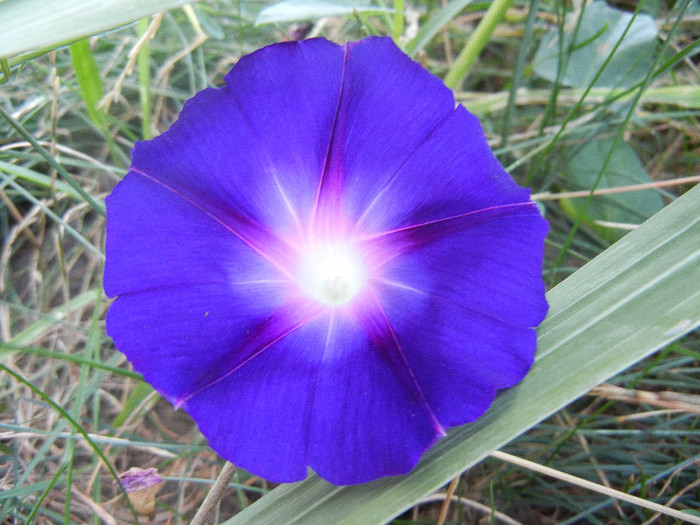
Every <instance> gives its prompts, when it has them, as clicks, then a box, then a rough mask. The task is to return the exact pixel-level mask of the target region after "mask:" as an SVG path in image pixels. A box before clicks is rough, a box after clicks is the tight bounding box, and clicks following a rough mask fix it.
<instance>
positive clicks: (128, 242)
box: [104, 172, 285, 297]
mask: <svg viewBox="0 0 700 525" xmlns="http://www.w3.org/2000/svg"><path fill="white" fill-rule="evenodd" d="M106 202H107V216H108V221H107V246H106V253H107V262H106V264H105V276H104V287H105V291H106V292H107V295H109V296H112V297H113V296H116V295H120V294H126V293H134V292H138V291H142V290H149V289H152V288H162V287H167V286H176V287H179V286H182V285H187V284H204V283H218V284H220V285H222V286H223V287H226V286H229V285H230V284H232V283H245V282H257V283H269V284H278V285H279V284H282V283H283V282H284V279H285V276H284V273H283V270H284V268H280V267H278V266H276V265H275V264H274V263H273V262H272V261H270V260H269V258H266V256H265V255H264V254H261V253H260V252H258V251H256V250H255V249H254V248H253V247H252V246H251V245H250V244H249V243H247V242H246V241H244V240H242V239H241V237H240V235H238V234H237V232H236V231H235V230H234V229H233V228H232V227H231V226H229V223H231V222H233V223H235V222H236V221H235V219H230V216H231V214H230V213H228V214H226V213H224V212H218V213H217V216H214V215H213V214H211V213H209V212H208V211H206V210H204V209H202V208H201V206H200V205H199V203H197V202H195V201H192V200H189V199H187V198H184V197H183V195H181V194H178V193H175V192H173V191H171V190H169V189H168V188H166V187H164V186H163V185H162V183H161V182H159V181H155V180H153V179H151V178H149V177H145V176H142V175H140V174H137V173H133V172H132V173H129V174H128V175H127V176H126V177H125V178H124V179H123V180H122V181H121V182H120V183H119V184H118V185H117V187H116V188H115V189H114V191H113V192H112V193H111V195H110V196H109V197H107V200H106ZM246 234H247V235H248V236H249V237H251V238H252V240H253V242H256V243H257V244H260V245H263V246H264V248H265V250H266V251H267V252H270V253H271V254H272V255H270V256H268V257H278V258H281V256H280V255H279V251H280V250H284V247H283V244H282V243H280V242H279V241H276V242H271V240H270V236H269V234H267V233H265V231H264V230H262V229H259V228H258V229H256V230H255V229H254V228H252V227H250V228H248V229H247V232H246ZM212 254H217V256H216V257H212ZM279 266H284V264H283V263H279Z"/></svg>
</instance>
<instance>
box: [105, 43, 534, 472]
mask: <svg viewBox="0 0 700 525" xmlns="http://www.w3.org/2000/svg"><path fill="white" fill-rule="evenodd" d="M225 82H226V84H225V85H224V86H223V87H221V88H219V89H213V88H210V89H205V90H204V91H202V92H200V93H199V94H197V95H196V96H195V97H194V98H192V99H191V100H189V101H188V102H187V103H186V104H185V106H184V108H183V110H182V112H181V114H180V116H179V119H178V120H177V122H176V123H175V124H173V126H172V127H171V128H170V129H169V130H168V131H166V132H165V133H163V134H162V135H161V136H159V137H157V138H155V139H153V140H150V141H146V142H140V143H137V144H136V146H135V148H134V150H133V153H132V165H131V168H130V170H129V173H128V174H127V175H126V176H125V178H124V179H123V180H122V181H121V182H120V183H119V184H117V186H116V188H115V189H114V191H113V192H112V194H111V195H110V196H109V197H108V198H107V248H106V249H107V262H106V268H105V277H104V286H105V290H106V292H107V294H108V295H109V296H110V297H116V300H115V301H114V302H113V304H112V306H111V307H110V310H109V313H108V316H107V331H108V333H109V334H110V335H111V336H112V338H113V339H114V342H115V345H116V347H117V348H118V349H119V350H120V351H121V352H123V353H124V354H126V356H127V358H128V359H129V361H130V362H131V363H132V364H133V367H134V369H135V370H137V371H139V372H140V373H141V374H143V377H144V379H145V380H146V381H148V382H149V383H151V384H152V385H153V386H154V387H155V388H156V389H157V390H158V391H159V392H160V393H161V394H162V395H163V396H164V397H166V398H167V399H168V400H170V401H171V402H172V403H173V404H174V405H175V406H176V407H180V408H182V409H184V410H186V411H187V412H188V413H189V414H190V415H191V416H192V417H193V418H194V420H195V421H196V422H197V424H198V426H199V428H200V430H201V432H202V433H203V434H204V436H206V437H207V439H208V440H209V443H210V445H211V447H212V448H213V449H214V450H215V451H217V452H218V453H219V454H220V455H221V456H222V457H224V458H226V459H228V460H230V461H232V462H233V463H234V464H236V465H238V466H239V467H242V468H245V469H247V470H249V471H251V472H253V473H255V474H257V475H260V476H263V477H265V478H267V479H269V480H272V481H277V482H291V481H296V480H300V479H302V478H304V477H305V476H306V475H307V467H311V468H312V469H313V470H314V471H315V472H316V473H317V474H318V475H319V476H321V477H323V478H324V479H326V480H328V481H329V482H332V483H335V484H351V483H362V482H366V481H370V480H373V479H376V478H379V477H382V476H389V475H396V474H404V473H406V472H408V471H409V470H410V469H411V468H412V467H413V466H414V465H415V464H416V463H417V461H418V460H419V458H420V456H421V454H422V453H423V452H424V451H425V450H427V449H428V448H429V447H430V446H431V445H432V444H433V443H435V442H436V441H437V440H438V439H440V438H441V437H443V436H445V433H446V431H447V429H449V428H450V427H453V426H455V425H461V424H464V423H468V422H470V421H473V420H475V419H477V418H478V417H479V416H480V415H481V414H483V412H484V411H485V410H486V409H487V408H488V407H489V405H490V404H491V402H492V401H493V399H494V397H495V395H496V393H497V391H498V390H499V389H503V388H506V387H510V386H513V385H514V384H516V383H517V382H518V381H520V380H521V379H522V378H523V376H524V375H525V374H526V372H527V370H528V368H529V367H530V365H531V363H532V361H533V355H534V352H535V340H536V336H535V330H534V328H535V327H536V326H537V325H538V324H539V323H540V322H541V321H542V319H543V318H544V316H545V314H546V310H547V304H546V302H545V298H544V285H543V282H542V278H541V267H542V259H543V251H544V243H543V240H544V237H545V235H546V232H547V223H546V222H545V221H544V220H543V219H542V218H541V216H540V214H539V212H538V209H537V207H536V205H535V204H534V203H533V202H531V201H530V199H529V190H527V189H525V188H521V187H519V186H518V185H517V184H516V183H515V182H513V180H512V179H511V178H510V177H509V175H508V174H507V173H506V172H505V171H504V170H503V168H502V167H501V166H500V164H499V163H498V161H497V160H496V159H495V157H494V156H493V154H492V153H491V151H490V149H489V148H488V145H487V143H486V139H485V136H484V133H483V131H482V129H481V126H480V124H479V122H478V120H477V119H476V118H475V117H474V116H473V115H471V114H470V113H469V112H468V111H467V110H465V109H464V108H463V107H461V106H455V102H454V98H453V96H452V93H451V91H450V90H449V89H447V88H446V87H445V86H444V85H443V84H442V83H441V81H440V80H439V79H437V78H435V77H433V76H431V75H430V74H429V73H428V72H427V71H426V70H425V69H423V68H422V67H421V66H420V65H418V64H416V63H414V62H413V61H411V59H410V58H409V57H407V56H406V55H405V54H403V53H402V52H401V51H400V50H399V49H398V48H397V47H396V46H395V45H394V44H393V43H392V41H391V40H390V39H388V38H367V39H365V40H361V41H359V42H351V43H348V44H345V45H343V46H339V45H336V44H334V43H331V42H328V41H326V40H323V39H313V40H307V41H303V42H288V43H281V44H276V45H272V46H269V47H266V48H263V49H261V50H259V51H256V52H254V53H252V54H250V55H248V56H245V57H243V58H241V60H240V61H239V62H238V63H237V64H236V65H235V66H234V68H233V69H232V70H231V72H230V73H229V74H228V75H227V76H226V78H225Z"/></svg>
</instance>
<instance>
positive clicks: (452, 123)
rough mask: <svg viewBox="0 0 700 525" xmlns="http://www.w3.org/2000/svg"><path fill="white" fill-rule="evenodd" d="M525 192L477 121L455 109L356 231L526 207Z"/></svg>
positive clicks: (375, 198) (415, 152) (396, 175)
mask: <svg viewBox="0 0 700 525" xmlns="http://www.w3.org/2000/svg"><path fill="white" fill-rule="evenodd" d="M397 125H398V124H397ZM402 129H403V128H402ZM467 137H468V139H467ZM529 193H530V192H529V190H528V189H527V188H522V187H520V186H518V185H517V184H516V183H515V182H514V181H513V179H512V178H511V177H510V175H508V174H507V173H506V172H505V170H504V169H503V168H502V167H501V165H500V163H499V162H498V160H496V158H495V157H494V156H493V153H491V150H490V148H489V146H488V143H487V142H486V137H485V135H484V132H483V130H482V129H481V125H480V124H479V121H478V120H477V118H476V117H475V116H474V115H472V114H471V113H469V112H468V111H467V110H465V109H464V108H463V107H461V106H459V107H457V108H456V109H455V110H454V111H453V112H452V113H450V115H449V116H448V117H447V118H446V119H444V120H443V121H442V122H441V123H440V124H439V125H438V126H437V127H436V128H435V129H434V130H432V132H431V133H430V135H428V136H426V137H425V140H424V141H423V142H422V143H421V144H420V145H419V146H418V147H417V148H415V149H414V150H413V151H412V154H411V156H410V157H408V158H407V159H406V160H405V162H404V163H403V164H402V165H401V167H400V168H399V169H398V170H397V171H396V172H395V173H394V174H393V176H392V177H391V178H390V179H389V180H387V181H386V183H385V184H384V185H383V187H382V188H381V190H380V191H378V192H377V193H376V194H375V195H374V196H373V199H372V200H371V201H370V202H369V203H368V204H367V205H366V206H365V208H364V209H363V211H362V214H361V216H360V218H359V219H358V223H357V224H356V226H355V228H356V230H357V231H362V232H370V231H374V232H380V231H382V230H385V229H392V228H396V227H400V226H409V225H413V224H421V223H424V222H428V221H434V220H438V219H443V218H446V217H451V216H455V215H460V214H465V213H469V212H474V211H478V210H483V209H486V208H490V207H493V206H498V205H503V204H511V203H518V202H528V201H529Z"/></svg>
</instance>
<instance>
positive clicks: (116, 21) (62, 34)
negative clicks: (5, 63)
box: [0, 0, 190, 57]
mask: <svg viewBox="0 0 700 525" xmlns="http://www.w3.org/2000/svg"><path fill="white" fill-rule="evenodd" d="M189 2H190V0H140V1H139V2H134V1H133V0H113V1H111V2H105V1H104V0H52V1H51V2H47V1H46V0H23V1H21V2H5V3H0V57H11V56H13V55H16V54H19V53H23V52H25V51H29V50H30V49H36V48H39V47H47V46H56V45H58V44H61V43H64V42H70V41H73V40H75V39H79V38H82V37H84V36H88V35H94V34H96V33H99V32H102V31H105V30H107V29H112V28H114V27H118V26H121V25H124V24H129V23H131V22H134V21H136V20H139V19H140V18H144V17H147V16H150V15H152V14H154V13H158V12H159V11H165V10H167V9H172V8H174V7H179V6H182V5H184V4H187V3H189Z"/></svg>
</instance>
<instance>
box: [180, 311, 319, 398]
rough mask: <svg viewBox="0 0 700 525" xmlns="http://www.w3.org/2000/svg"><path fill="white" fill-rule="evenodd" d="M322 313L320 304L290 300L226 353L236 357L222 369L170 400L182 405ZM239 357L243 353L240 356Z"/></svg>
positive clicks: (223, 365) (224, 364) (232, 357)
mask: <svg viewBox="0 0 700 525" xmlns="http://www.w3.org/2000/svg"><path fill="white" fill-rule="evenodd" d="M322 312H323V308H322V307H321V305H318V304H316V303H313V302H311V301H306V302H304V303H302V304H298V303H292V304H288V305H286V306H285V307H283V308H281V309H280V310H279V311H278V312H277V313H275V314H273V315H272V316H271V317H270V318H269V319H267V320H266V321H264V322H263V323H261V324H260V325H258V326H257V328H256V330H255V331H254V332H252V333H251V334H250V336H249V337H248V338H247V339H246V340H244V341H242V342H241V344H240V345H239V346H237V347H236V348H234V349H232V350H231V351H230V352H229V355H230V356H231V360H236V361H238V362H236V363H235V364H233V365H232V366H230V367H229V368H228V369H227V370H225V371H224V372H217V373H216V374H214V377H212V378H207V379H206V381H205V382H204V384H202V385H199V386H197V387H196V388H195V389H193V390H192V391H191V392H187V393H186V394H183V395H181V396H180V397H179V398H178V399H177V400H175V401H174V402H173V404H174V405H175V407H176V408H182V407H183V406H184V405H185V404H186V403H187V401H188V400H189V399H191V398H192V397H194V396H196V395H197V394H199V393H201V392H202V391H203V390H206V389H207V388H209V387H211V386H213V385H215V384H217V383H219V382H220V381H223V380H224V379H226V378H227V377H228V376H230V375H231V374H233V373H235V372H236V371H237V370H239V369H240V368H241V367H243V366H245V365H246V364H247V363H249V362H250V361H251V360H253V359H255V358H256V357H257V356H259V355H260V354H261V353H262V352H264V351H265V350H267V349H268V348H270V347H271V346H272V345H274V344H275V343H277V342H278V341H280V340H282V339H284V338H285V337H286V336H288V335H289V334H291V333H292V332H294V331H295V330H298V329H299V328H301V327H302V326H304V325H305V324H306V323H308V322H309V321H310V320H312V319H314V318H315V317H316V316H318V315H319V314H320V313H322ZM240 356H245V357H244V358H243V359H240ZM222 368H224V369H225V368H226V363H225V362H224V363H222Z"/></svg>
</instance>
